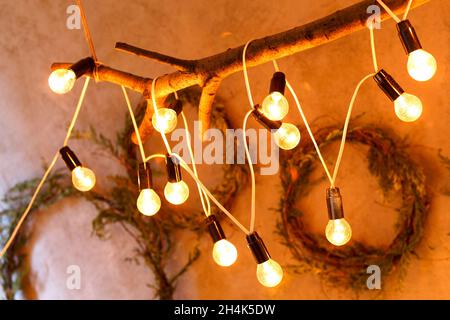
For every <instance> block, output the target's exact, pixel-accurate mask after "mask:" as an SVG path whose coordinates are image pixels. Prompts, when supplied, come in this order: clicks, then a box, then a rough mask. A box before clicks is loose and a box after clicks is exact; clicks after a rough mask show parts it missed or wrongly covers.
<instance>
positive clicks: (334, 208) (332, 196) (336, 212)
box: [327, 187, 344, 220]
mask: <svg viewBox="0 0 450 320" xmlns="http://www.w3.org/2000/svg"><path fill="white" fill-rule="evenodd" d="M327 208H328V218H329V219H330V220H337V219H342V218H344V207H343V205H342V196H341V192H340V191H339V188H332V187H330V188H327Z"/></svg>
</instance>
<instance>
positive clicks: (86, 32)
mask: <svg viewBox="0 0 450 320" xmlns="http://www.w3.org/2000/svg"><path fill="white" fill-rule="evenodd" d="M77 6H78V8H79V9H80V15H81V23H82V24H83V30H84V36H85V38H86V42H87V43H88V46H89V51H90V52H91V56H92V59H94V61H95V62H96V63H97V62H98V59H97V54H96V52H95V47H94V41H93V40H92V36H91V32H90V31H89V25H88V23H87V19H86V14H85V11H84V7H83V3H82V1H81V0H77Z"/></svg>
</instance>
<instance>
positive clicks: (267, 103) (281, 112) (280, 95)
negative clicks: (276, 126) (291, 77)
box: [261, 71, 289, 121]
mask: <svg viewBox="0 0 450 320" xmlns="http://www.w3.org/2000/svg"><path fill="white" fill-rule="evenodd" d="M285 88H286V76H285V75H284V73H283V72H279V71H278V72H275V73H274V74H273V77H272V80H271V81H270V94H269V95H268V96H267V97H266V98H265V99H264V100H263V102H262V104H261V112H262V113H263V114H264V115H265V116H266V117H267V118H268V119H269V120H273V121H277V120H282V119H283V118H284V117H285V116H286V115H287V114H288V112H289V103H288V101H287V99H286V97H285V96H284V89H285Z"/></svg>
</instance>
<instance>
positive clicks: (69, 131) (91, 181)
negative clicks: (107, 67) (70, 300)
mask: <svg viewBox="0 0 450 320" xmlns="http://www.w3.org/2000/svg"><path fill="white" fill-rule="evenodd" d="M89 80H90V79H89V78H86V80H85V81H84V86H83V89H82V90H81V94H80V98H79V99H78V103H77V106H76V108H75V112H74V114H73V117H72V120H71V121H70V125H69V128H68V129H67V133H66V137H65V138H64V142H63V148H62V149H61V150H63V149H64V148H68V147H67V144H68V142H69V139H70V136H71V135H72V131H73V128H74V127H75V124H76V122H77V119H78V115H79V113H80V110H81V107H82V105H83V102H84V98H85V96H86V91H87V88H88V86H89ZM59 156H60V150H58V151H56V153H55V155H54V156H53V158H52V160H51V161H50V164H49V166H48V168H47V170H46V171H45V173H44V175H43V177H42V179H41V181H39V183H38V185H37V187H36V190H35V191H34V193H33V196H32V197H31V200H30V202H29V203H28V206H27V207H26V208H25V211H24V212H23V213H22V215H21V217H20V219H19V221H18V222H17V225H16V226H15V228H14V230H13V232H12V233H11V235H10V236H9V239H8V240H7V241H6V243H5V245H4V247H3V248H2V251H1V252H0V258H1V257H3V256H4V255H5V253H6V251H8V249H9V247H10V246H11V244H12V243H13V241H14V239H15V238H16V236H17V233H18V231H19V230H20V228H21V226H22V224H23V223H24V221H25V219H26V218H27V216H28V213H29V212H30V210H31V208H32V207H33V204H34V202H35V201H36V197H37V196H38V194H39V192H40V191H41V189H42V186H43V185H44V183H45V181H46V180H47V178H48V176H49V175H50V173H51V171H52V169H53V168H54V166H55V165H56V161H57V160H58V158H59ZM77 163H79V164H81V163H80V162H79V160H78V162H77ZM76 167H77V166H75V167H74V169H75V168H76ZM86 169H87V168H86ZM78 171H82V172H81V173H79V175H80V179H82V181H81V183H80V185H81V186H82V187H86V185H89V186H90V187H91V188H92V187H93V185H94V184H95V175H94V174H93V172H92V171H91V170H89V171H90V172H88V174H87V175H88V176H89V177H88V178H86V176H85V175H84V173H85V172H83V171H84V170H77V173H78ZM75 175H76V174H75ZM73 176H74V174H73V173H72V177H73ZM85 178H86V180H89V183H87V184H86V183H84V182H85V180H84V179H85ZM72 181H73V182H74V185H75V183H78V176H77V177H75V179H74V178H73V179H72ZM75 186H76V187H77V185H75ZM77 189H78V188H77ZM82 189H83V188H82ZM81 191H84V190H81Z"/></svg>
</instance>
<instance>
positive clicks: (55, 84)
mask: <svg viewBox="0 0 450 320" xmlns="http://www.w3.org/2000/svg"><path fill="white" fill-rule="evenodd" d="M76 80H77V76H76V75H75V72H73V71H72V70H70V69H56V70H54V71H53V72H52V73H51V74H50V76H49V77H48V85H49V86H50V89H52V91H53V92H54V93H58V94H65V93H67V92H69V91H70V90H72V88H73V86H74V84H75V81H76Z"/></svg>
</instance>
